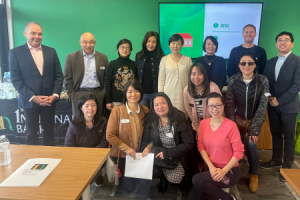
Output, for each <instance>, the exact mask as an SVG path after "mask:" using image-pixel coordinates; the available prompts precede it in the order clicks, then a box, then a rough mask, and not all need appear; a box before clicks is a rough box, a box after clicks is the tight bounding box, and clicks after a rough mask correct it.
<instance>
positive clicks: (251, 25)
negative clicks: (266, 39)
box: [243, 24, 256, 32]
mask: <svg viewBox="0 0 300 200" xmlns="http://www.w3.org/2000/svg"><path fill="white" fill-rule="evenodd" d="M247 27H252V28H254V30H255V32H256V27H255V26H254V25H253V24H247V25H246V26H244V28H243V31H244V29H245V28H247Z"/></svg>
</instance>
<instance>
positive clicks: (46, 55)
mask: <svg viewBox="0 0 300 200" xmlns="http://www.w3.org/2000/svg"><path fill="white" fill-rule="evenodd" d="M24 36H25V37H26V38H27V43H26V44H25V45H22V46H19V47H16V48H14V49H12V50H10V51H9V68H10V72H11V81H12V84H13V85H14V87H15V88H16V90H17V91H18V93H19V101H18V104H19V108H23V109H24V113H25V117H26V132H27V144H30V145H38V144H39V137H38V134H37V133H38V132H39V116H40V121H41V124H42V129H43V138H44V145H46V146H54V145H55V140H54V131H53V127H54V115H55V100H56V99H58V98H59V94H60V92H61V87H62V83H63V74H62V70H61V66H60V62H59V60H58V57H57V54H56V51H55V49H53V48H51V47H47V46H44V45H41V42H42V39H43V30H42V27H41V25H39V24H38V23H36V22H29V23H28V24H27V25H26V27H25V31H24Z"/></svg>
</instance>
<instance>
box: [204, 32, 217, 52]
mask: <svg viewBox="0 0 300 200" xmlns="http://www.w3.org/2000/svg"><path fill="white" fill-rule="evenodd" d="M207 39H210V40H211V41H212V43H214V45H216V51H215V52H217V51H218V46H219V43H218V40H217V38H215V37H214V36H207V37H206V38H205V39H204V42H203V51H204V52H206V49H205V45H206V40H207Z"/></svg>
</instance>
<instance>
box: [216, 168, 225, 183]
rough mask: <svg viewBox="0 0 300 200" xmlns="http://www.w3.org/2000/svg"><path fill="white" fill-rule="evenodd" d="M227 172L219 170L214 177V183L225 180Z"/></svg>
mask: <svg viewBox="0 0 300 200" xmlns="http://www.w3.org/2000/svg"><path fill="white" fill-rule="evenodd" d="M225 174H226V172H225V170H223V169H220V168H217V171H216V174H215V176H214V177H213V179H214V181H217V182H220V181H222V180H223V178H224V176H225Z"/></svg>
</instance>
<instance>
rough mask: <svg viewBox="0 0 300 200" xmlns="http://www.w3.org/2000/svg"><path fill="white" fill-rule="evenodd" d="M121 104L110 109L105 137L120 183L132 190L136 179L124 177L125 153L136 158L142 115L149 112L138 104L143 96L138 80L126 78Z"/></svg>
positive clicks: (142, 129) (142, 121)
mask: <svg viewBox="0 0 300 200" xmlns="http://www.w3.org/2000/svg"><path fill="white" fill-rule="evenodd" d="M123 96H124V100H123V103H124V104H123V105H121V106H118V107H114V108H113V109H112V111H111V114H110V117H109V120H108V124H107V130H106V138H107V140H108V142H109V143H110V144H111V145H112V148H111V151H110V156H111V159H112V160H113V161H114V162H115V163H117V160H119V169H120V171H121V173H122V177H121V178H120V183H121V185H122V187H123V189H124V190H126V191H127V192H132V191H133V190H134V189H135V185H136V179H135V178H128V177H124V170H125V157H126V154H127V155H129V156H131V157H133V158H134V159H135V158H136V152H137V151H139V149H140V144H141V138H142V133H143V131H144V126H143V123H144V120H143V119H144V116H145V114H146V113H148V112H149V109H148V108H147V107H146V106H142V105H139V102H140V101H141V99H142V97H143V92H142V87H141V84H140V82H139V81H138V80H136V79H133V80H128V82H127V83H126V84H125V85H124V87H123ZM118 157H119V158H118Z"/></svg>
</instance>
